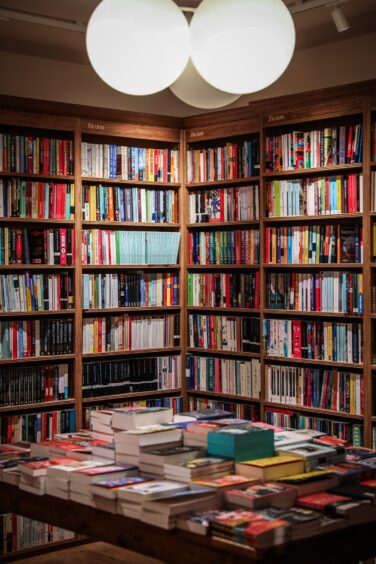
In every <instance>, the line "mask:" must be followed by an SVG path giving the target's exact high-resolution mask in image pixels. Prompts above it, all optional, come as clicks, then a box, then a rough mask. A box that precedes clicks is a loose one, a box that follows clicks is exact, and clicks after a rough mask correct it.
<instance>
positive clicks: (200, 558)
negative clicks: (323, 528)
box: [0, 482, 376, 564]
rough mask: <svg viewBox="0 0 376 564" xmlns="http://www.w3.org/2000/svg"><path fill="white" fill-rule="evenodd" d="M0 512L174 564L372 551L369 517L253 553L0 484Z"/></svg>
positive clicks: (335, 558)
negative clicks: (359, 522)
mask: <svg viewBox="0 0 376 564" xmlns="http://www.w3.org/2000/svg"><path fill="white" fill-rule="evenodd" d="M0 511H4V512H14V513H18V514H20V515H24V516H26V517H30V518H33V519H37V520H40V521H44V522H46V523H51V524H53V525H56V526H58V527H63V528H65V529H68V530H71V531H74V532H76V533H80V534H83V535H87V536H89V537H91V538H92V539H95V540H103V541H106V542H108V543H111V544H115V545H118V546H122V547H124V548H127V549H129V550H133V551H135V552H139V553H142V554H146V555H148V556H151V557H154V558H158V559H160V560H164V561H166V562H171V563H174V564H176V562H179V564H184V563H187V564H219V563H220V564H240V563H244V562H246V561H250V562H252V561H258V562H267V563H268V564H272V563H276V564H277V563H278V564H303V563H304V564H317V562H320V564H326V563H327V564H334V563H335V564H339V563H342V562H343V563H345V562H346V563H349V562H354V561H359V560H364V559H366V558H370V557H372V556H374V555H376V517H375V520H374V521H371V522H367V523H363V524H362V525H357V526H353V527H347V528H345V529H342V530H340V531H336V532H333V533H328V534H325V535H320V536H316V537H311V538H308V539H305V540H303V541H298V542H293V543H290V544H288V545H285V546H282V547H277V548H271V549H268V550H263V551H256V550H254V549H252V548H248V547H245V546H241V545H238V544H235V543H231V542H226V541H221V540H216V539H213V538H212V537H204V536H201V535H195V534H193V533H188V532H185V531H181V530H177V529H176V530H172V531H165V530H163V529H159V528H157V527H153V526H151V525H148V524H145V523H142V522H141V521H138V520H135V519H129V518H127V517H124V516H121V515H113V514H112V513H107V512H105V511H101V510H99V509H95V508H92V507H89V506H86V505H81V504H79V503H75V502H73V501H65V500H62V499H59V498H56V497H52V496H48V495H45V496H36V495H33V494H29V493H26V492H23V491H22V490H20V489H19V488H18V487H16V486H11V485H9V484H5V483H2V482H0Z"/></svg>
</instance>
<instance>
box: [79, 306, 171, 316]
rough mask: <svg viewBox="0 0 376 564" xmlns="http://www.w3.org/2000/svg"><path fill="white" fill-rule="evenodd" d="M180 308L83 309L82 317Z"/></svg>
mask: <svg viewBox="0 0 376 564" xmlns="http://www.w3.org/2000/svg"><path fill="white" fill-rule="evenodd" d="M180 309H181V307H180V306H178V305H176V306H161V307H150V306H145V307H112V308H92V309H83V310H82V313H83V315H102V314H103V315H104V314H108V313H124V314H126V313H132V312H134V313H154V312H164V311H176V310H180Z"/></svg>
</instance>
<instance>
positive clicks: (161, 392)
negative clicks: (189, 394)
mask: <svg viewBox="0 0 376 564" xmlns="http://www.w3.org/2000/svg"><path fill="white" fill-rule="evenodd" d="M176 394H181V389H180V388H170V389H168V390H150V391H147V392H129V393H126V394H113V395H110V396H97V397H91V398H83V399H82V403H83V404H88V403H99V402H102V401H117V400H126V399H128V398H129V399H131V398H144V397H147V398H152V397H153V396H158V397H159V396H164V395H176Z"/></svg>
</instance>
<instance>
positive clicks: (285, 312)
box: [263, 309, 363, 320]
mask: <svg viewBox="0 0 376 564" xmlns="http://www.w3.org/2000/svg"><path fill="white" fill-rule="evenodd" d="M263 312H264V314H266V315H284V316H285V315H288V316H290V315H292V316H294V315H297V316H299V317H302V316H304V317H337V318H338V317H340V318H344V319H359V320H361V319H363V316H362V315H349V314H348V313H334V312H328V311H297V310H290V309H264V310H263Z"/></svg>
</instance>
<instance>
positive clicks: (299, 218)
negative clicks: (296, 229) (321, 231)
mask: <svg viewBox="0 0 376 564" xmlns="http://www.w3.org/2000/svg"><path fill="white" fill-rule="evenodd" d="M363 216H364V214H363V213H336V214H334V213H333V214H330V215H292V216H288V217H287V216H283V217H265V218H264V223H265V224H267V223H294V222H304V223H306V222H311V221H336V220H344V221H348V220H349V219H359V220H361V219H362V218H363Z"/></svg>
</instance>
